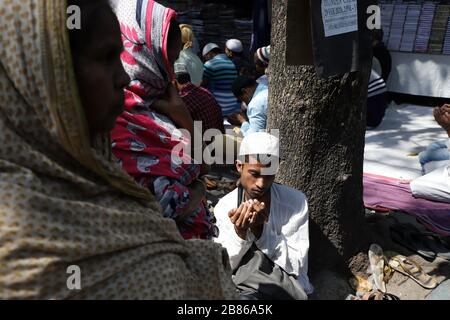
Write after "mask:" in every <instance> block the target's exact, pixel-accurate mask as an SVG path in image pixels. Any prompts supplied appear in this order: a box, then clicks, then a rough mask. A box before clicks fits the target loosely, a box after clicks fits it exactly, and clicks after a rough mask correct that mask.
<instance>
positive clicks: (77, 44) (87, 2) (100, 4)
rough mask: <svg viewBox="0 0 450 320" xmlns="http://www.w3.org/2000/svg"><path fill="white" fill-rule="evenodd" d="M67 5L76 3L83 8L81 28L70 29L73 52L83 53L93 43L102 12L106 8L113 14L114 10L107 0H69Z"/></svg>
mask: <svg viewBox="0 0 450 320" xmlns="http://www.w3.org/2000/svg"><path fill="white" fill-rule="evenodd" d="M67 5H68V6H71V5H76V6H78V7H80V9H81V29H72V30H69V37H70V47H71V49H72V53H75V54H76V53H81V52H82V51H83V49H84V48H85V47H86V46H87V45H89V44H90V43H91V41H92V35H93V30H94V28H95V27H96V24H97V23H98V21H99V17H100V16H101V14H103V13H104V12H105V10H106V11H107V12H108V11H109V12H110V13H112V14H114V12H113V11H112V9H111V6H110V5H109V3H108V1H107V0H68V1H67ZM74 57H75V58H76V55H74Z"/></svg>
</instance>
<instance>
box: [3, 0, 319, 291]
mask: <svg viewBox="0 0 450 320" xmlns="http://www.w3.org/2000/svg"><path fill="white" fill-rule="evenodd" d="M50 2H51V4H52V5H51V6H47V7H46V8H44V7H43V6H44V4H43V2H40V1H37V0H27V1H5V2H1V3H0V11H2V14H4V15H5V17H6V19H2V20H1V22H0V32H1V34H3V35H8V36H7V37H1V38H0V52H1V58H0V62H1V63H0V66H1V68H0V89H1V90H0V98H1V99H0V100H1V103H0V109H1V116H0V132H1V134H0V139H1V140H2V141H1V143H2V148H0V175H1V179H0V201H1V204H2V207H1V210H0V265H1V266H2V267H1V269H0V287H1V288H2V289H1V290H0V298H2V299H8V298H42V299H49V298H51V299H59V298H90V299H92V298H97V299H98V298H100V299H102V298H103V299H112V298H114V299H121V298H128V299H235V298H238V297H241V298H242V299H264V298H268V297H271V298H291V299H306V298H307V295H308V294H310V293H311V292H312V286H311V284H310V282H309V280H308V276H307V269H308V265H307V254H308V248H309V239H308V206H307V201H306V198H305V196H304V195H303V194H302V193H301V192H299V191H296V190H293V189H291V188H289V187H287V186H281V185H278V184H275V183H274V182H273V181H274V177H275V173H276V168H277V164H278V162H279V158H280V154H279V142H278V138H276V137H275V136H272V135H270V134H269V133H265V132H264V131H265V129H266V122H267V121H266V119H267V106H268V84H269V82H268V77H267V67H268V65H269V60H270V46H269V47H263V48H260V49H258V50H257V51H256V52H255V53H254V55H253V57H252V59H249V58H248V57H247V55H246V53H245V49H244V48H243V46H242V43H241V41H239V40H238V39H230V40H229V41H227V42H226V44H224V47H223V48H222V47H220V46H219V45H218V44H214V43H209V44H206V45H205V46H204V48H202V51H201V54H199V53H200V48H199V46H198V43H197V41H196V39H195V35H194V34H193V31H192V27H191V26H189V25H186V24H179V23H178V22H177V14H176V12H175V11H174V10H172V9H170V8H166V7H164V6H162V5H160V4H159V3H157V2H155V1H153V0H149V1H139V0H123V1H122V0H121V1H107V0H89V1H87V0H69V1H68V3H67V4H66V2H65V1H56V0H52V1H50ZM66 5H69V6H71V5H76V6H79V7H80V9H81V10H80V12H81V15H82V16H81V28H79V29H77V28H74V29H69V30H67V28H66V25H65V24H61V23H60V22H61V21H65V20H66V18H67V16H66V12H67V8H66ZM44 9H45V10H44ZM42 12H45V14H44V15H42V14H41V13H42ZM37 17H40V19H37ZM42 44H45V45H44V46H43V45H42ZM196 122H200V123H201V125H202V127H201V132H200V134H202V133H204V132H206V131H207V130H210V129H216V130H217V132H218V135H221V134H223V133H225V127H224V124H225V125H227V126H229V125H237V126H239V127H240V130H241V133H240V134H241V136H242V137H243V140H242V142H241V144H240V149H239V158H238V160H237V161H236V169H237V171H238V172H239V173H240V179H239V181H238V187H237V188H236V190H235V191H233V192H232V193H230V194H229V195H227V196H226V197H224V198H223V199H222V200H221V201H220V203H219V204H218V206H216V208H215V210H214V213H213V212H211V210H210V208H209V207H208V205H207V203H206V199H205V183H204V180H203V179H202V177H203V176H204V175H205V174H206V173H207V172H208V170H209V167H208V165H206V164H204V163H201V162H200V163H198V162H197V161H194V160H195V159H194V158H193V156H192V154H195V151H196V148H198V146H195V145H192V144H191V142H192V141H191V137H193V136H195V134H196V133H198V132H197V131H198V130H199V128H197V127H196V126H195V125H194V123H196ZM216 139H218V140H219V139H220V137H216ZM205 145H206V144H203V145H202V146H201V148H202V150H203V148H204V147H205ZM180 146H182V148H179V147H180ZM175 149H177V150H179V152H178V153H175V154H174V150H175ZM192 152H194V153H192ZM266 156H270V159H271V160H270V161H269V162H267V161H266V160H264V159H265V157H266ZM263 158H264V159H263ZM267 167H275V171H271V172H270V173H269V174H264V173H262V171H264V169H265V168H267ZM238 195H239V198H238ZM286 197H288V198H289V199H288V200H289V201H287V200H286ZM249 248H252V250H249ZM244 256H245V257H244ZM261 257H263V260H264V266H262V265H260V264H258V261H261ZM244 258H245V259H244ZM74 265H75V266H77V267H78V268H79V269H80V270H82V278H81V285H80V287H78V288H75V290H74V289H73V288H71V287H70V286H68V285H67V283H68V274H67V270H69V268H70V267H71V266H74ZM250 267H251V268H250ZM263 267H264V268H263ZM249 268H250V269H251V270H250V269H249ZM267 268H269V269H267ZM261 270H266V272H262V271H261ZM267 270H270V271H269V272H267ZM258 271H259V273H258ZM257 273H258V274H259V276H258V277H256V278H255V277H254V276H255V275H256V274H257ZM262 283H270V284H272V285H274V286H273V287H274V288H275V289H270V288H269V290H266V289H265V288H264V286H262V285H261V284H262ZM269 287H271V286H269Z"/></svg>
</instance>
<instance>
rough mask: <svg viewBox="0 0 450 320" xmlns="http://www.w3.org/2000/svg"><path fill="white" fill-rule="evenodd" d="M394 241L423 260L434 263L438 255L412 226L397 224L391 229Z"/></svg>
mask: <svg viewBox="0 0 450 320" xmlns="http://www.w3.org/2000/svg"><path fill="white" fill-rule="evenodd" d="M390 232H391V237H392V240H393V241H395V242H397V243H398V244H400V245H402V246H404V247H405V248H407V249H409V250H411V251H412V252H416V253H417V254H419V255H420V256H422V257H423V258H425V259H427V260H431V261H433V260H434V259H435V258H436V253H435V252H434V251H433V250H430V248H429V247H428V246H427V245H426V240H425V239H424V238H423V237H422V236H421V234H420V233H419V232H418V229H416V228H415V227H414V226H413V225H411V224H405V225H404V224H396V225H393V226H391V227H390Z"/></svg>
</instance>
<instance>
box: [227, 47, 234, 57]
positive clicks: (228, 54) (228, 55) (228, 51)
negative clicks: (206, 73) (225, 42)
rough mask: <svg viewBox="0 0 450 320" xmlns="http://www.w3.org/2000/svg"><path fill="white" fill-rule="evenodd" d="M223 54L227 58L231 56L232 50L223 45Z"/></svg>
mask: <svg viewBox="0 0 450 320" xmlns="http://www.w3.org/2000/svg"><path fill="white" fill-rule="evenodd" d="M225 54H226V55H227V57H228V58H232V57H233V52H232V51H231V50H229V49H228V48H227V47H225Z"/></svg>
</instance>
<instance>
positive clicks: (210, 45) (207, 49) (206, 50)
mask: <svg viewBox="0 0 450 320" xmlns="http://www.w3.org/2000/svg"><path fill="white" fill-rule="evenodd" d="M216 48H219V46H218V45H217V44H215V43H208V44H207V45H206V46H204V47H203V52H202V55H203V56H206V55H207V54H208V53H210V52H211V50H213V49H216Z"/></svg>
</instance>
